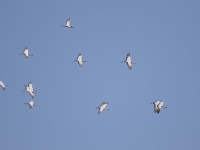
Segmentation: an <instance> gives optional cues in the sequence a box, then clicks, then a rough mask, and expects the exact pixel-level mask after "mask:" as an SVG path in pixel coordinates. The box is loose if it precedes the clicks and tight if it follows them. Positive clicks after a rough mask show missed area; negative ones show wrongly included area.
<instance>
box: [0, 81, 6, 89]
mask: <svg viewBox="0 0 200 150" xmlns="http://www.w3.org/2000/svg"><path fill="white" fill-rule="evenodd" d="M7 86H8V85H6V84H5V83H3V81H0V87H1V88H2V89H3V90H5V89H6V87H7Z"/></svg>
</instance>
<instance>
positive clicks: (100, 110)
mask: <svg viewBox="0 0 200 150" xmlns="http://www.w3.org/2000/svg"><path fill="white" fill-rule="evenodd" d="M107 105H108V103H106V102H102V103H101V104H100V106H99V107H97V109H98V114H100V113H101V112H103V111H104V110H106V107H107ZM108 110H109V109H108Z"/></svg>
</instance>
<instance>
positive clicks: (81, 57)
mask: <svg viewBox="0 0 200 150" xmlns="http://www.w3.org/2000/svg"><path fill="white" fill-rule="evenodd" d="M74 61H76V62H78V64H79V66H80V67H82V66H83V62H86V61H85V60H83V56H82V54H81V53H79V54H78V56H77V58H76V60H74Z"/></svg>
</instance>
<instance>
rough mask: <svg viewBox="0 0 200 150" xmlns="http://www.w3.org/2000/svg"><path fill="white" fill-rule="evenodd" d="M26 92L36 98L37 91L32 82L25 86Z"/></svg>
mask: <svg viewBox="0 0 200 150" xmlns="http://www.w3.org/2000/svg"><path fill="white" fill-rule="evenodd" d="M24 88H25V91H26V92H28V93H29V94H30V95H31V96H32V98H34V97H35V91H36V89H34V88H33V84H32V82H29V83H28V84H27V85H24Z"/></svg>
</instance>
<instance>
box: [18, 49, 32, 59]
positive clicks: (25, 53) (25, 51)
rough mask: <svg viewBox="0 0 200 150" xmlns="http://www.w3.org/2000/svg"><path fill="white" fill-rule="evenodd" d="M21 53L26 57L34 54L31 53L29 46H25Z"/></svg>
mask: <svg viewBox="0 0 200 150" xmlns="http://www.w3.org/2000/svg"><path fill="white" fill-rule="evenodd" d="M21 54H23V55H24V57H25V58H29V57H30V56H33V55H32V54H30V52H29V49H28V47H25V48H24V49H23V51H22V52H21V53H20V54H19V55H21Z"/></svg>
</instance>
